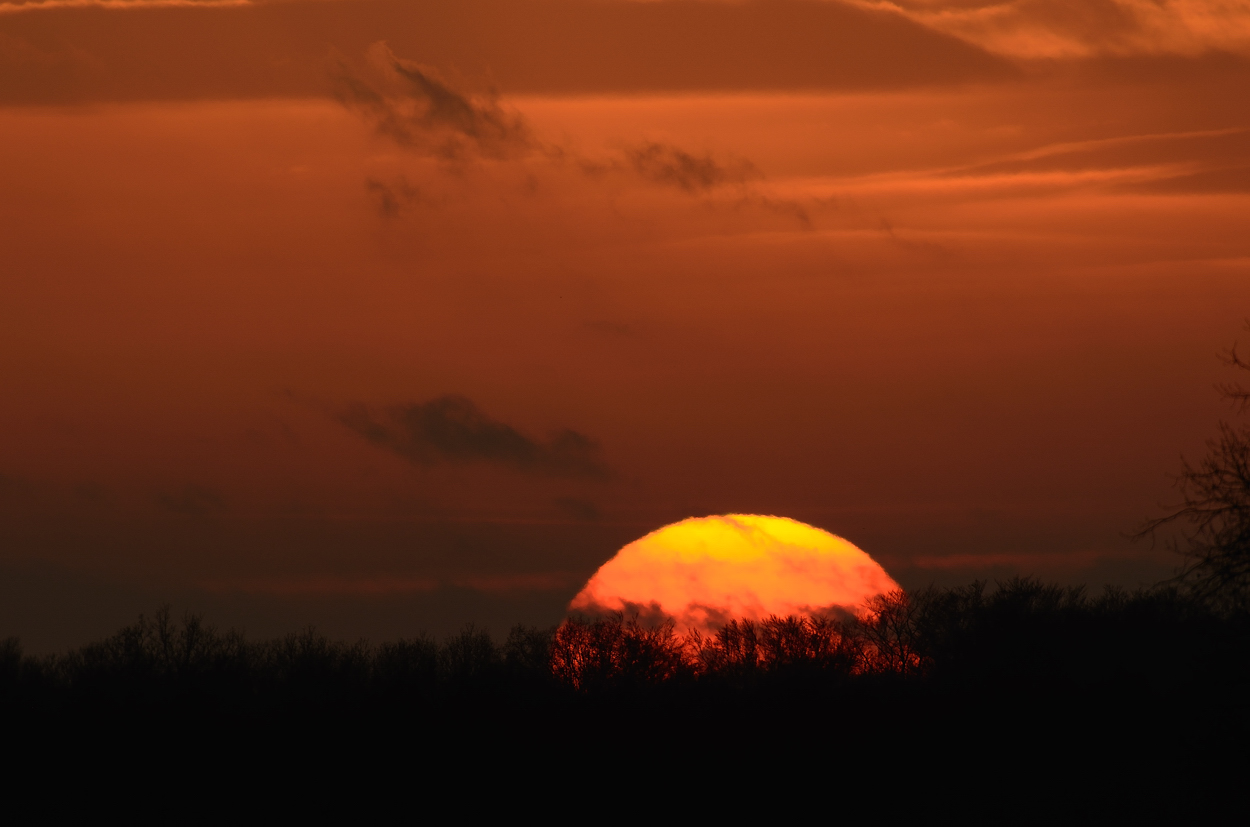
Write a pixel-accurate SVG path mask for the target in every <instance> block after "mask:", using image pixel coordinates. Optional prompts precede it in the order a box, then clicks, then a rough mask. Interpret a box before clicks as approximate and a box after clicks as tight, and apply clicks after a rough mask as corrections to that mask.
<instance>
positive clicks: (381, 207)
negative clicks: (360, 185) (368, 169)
mask: <svg viewBox="0 0 1250 827" xmlns="http://www.w3.org/2000/svg"><path fill="white" fill-rule="evenodd" d="M365 190H366V191H367V192H368V193H369V195H370V196H372V197H373V201H374V203H375V204H376V205H377V208H378V212H379V213H381V214H382V217H383V218H397V217H399V214H400V213H401V212H403V211H404V210H406V209H407V208H408V207H410V206H412V205H413V204H414V203H416V202H417V201H418V200H419V199H420V198H421V191H420V190H419V189H417V188H416V187H414V186H413V185H412V184H410V183H408V179H407V178H405V177H403V176H402V175H400V176H398V177H397V178H395V179H394V180H393V181H391V183H389V184H388V183H386V182H384V181H379V180H378V179H376V178H366V179H365Z"/></svg>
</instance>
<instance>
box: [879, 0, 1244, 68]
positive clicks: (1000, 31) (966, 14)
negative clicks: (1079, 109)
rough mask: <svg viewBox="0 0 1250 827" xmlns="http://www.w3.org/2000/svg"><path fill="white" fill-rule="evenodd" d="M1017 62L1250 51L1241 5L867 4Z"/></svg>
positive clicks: (1079, 0) (1137, 1)
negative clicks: (1021, 59)
mask: <svg viewBox="0 0 1250 827" xmlns="http://www.w3.org/2000/svg"><path fill="white" fill-rule="evenodd" d="M861 4H862V5H864V6H867V7H871V8H889V9H898V10H899V11H900V12H902V13H903V14H905V15H907V16H908V17H909V18H911V19H913V20H915V21H917V22H919V23H922V24H924V25H925V26H927V27H930V28H932V29H934V30H937V31H943V32H947V33H950V34H953V35H957V36H958V37H960V38H963V39H964V40H967V41H968V42H970V43H975V44H977V45H978V46H983V47H985V48H986V49H989V50H991V51H993V52H997V53H1000V54H1005V55H1012V56H1017V57H1051V58H1053V57H1086V56H1090V55H1098V54H1112V55H1138V54H1183V55H1199V54H1202V53H1204V52H1211V51H1231V52H1240V53H1242V54H1246V53H1250V5H1247V4H1246V3H1245V2H1243V0H1058V2H1056V0H1005V1H1004V0H862V3H861Z"/></svg>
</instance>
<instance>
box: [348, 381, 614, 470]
mask: <svg viewBox="0 0 1250 827" xmlns="http://www.w3.org/2000/svg"><path fill="white" fill-rule="evenodd" d="M340 421H341V422H342V423H343V424H344V425H346V426H348V427H349V428H351V429H352V430H354V431H356V432H357V433H358V434H360V435H361V436H363V437H364V438H365V439H367V440H369V441H370V442H372V443H373V444H375V445H378V446H381V447H383V448H386V449H388V450H391V451H394V452H395V453H397V454H399V455H400V456H402V457H404V458H405V459H407V460H410V461H411V462H413V463H415V464H417V465H421V466H433V465H438V464H441V463H468V462H486V463H492V464H497V465H502V466H505V467H509V468H513V469H515V470H518V471H522V472H525V473H531V474H548V475H554V476H568V477H603V476H606V475H607V473H608V469H607V466H605V465H604V464H603V461H602V459H601V458H600V452H599V446H598V445H597V444H596V443H595V442H594V441H593V440H591V439H590V438H589V437H586V436H584V435H583V434H580V433H578V432H577V431H573V430H569V429H567V428H566V429H564V430H561V431H559V432H557V433H556V434H554V435H553V436H552V437H551V439H549V440H547V441H541V440H536V439H533V438H531V437H529V436H526V435H525V434H523V433H521V432H520V431H518V430H517V429H515V428H513V427H512V426H511V425H508V424H507V423H504V422H500V421H499V420H497V419H492V418H491V417H489V416H487V415H486V414H485V413H483V412H482V411H481V410H480V409H479V408H478V407H477V405H475V404H474V403H473V401H472V400H470V399H466V398H465V397H463V396H442V397H439V398H437V399H432V400H430V401H429V402H425V403H421V404H414V405H406V406H399V407H394V408H391V409H389V410H387V411H386V412H385V413H382V414H375V413H371V412H369V411H368V410H366V409H364V408H355V409H353V410H351V411H348V412H347V413H345V414H343V415H342V416H341V417H340Z"/></svg>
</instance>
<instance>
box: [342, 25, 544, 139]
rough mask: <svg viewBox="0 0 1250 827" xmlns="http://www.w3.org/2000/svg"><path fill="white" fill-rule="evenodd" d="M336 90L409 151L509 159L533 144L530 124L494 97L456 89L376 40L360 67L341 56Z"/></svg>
mask: <svg viewBox="0 0 1250 827" xmlns="http://www.w3.org/2000/svg"><path fill="white" fill-rule="evenodd" d="M334 82H335V95H336V96H337V97H338V99H339V100H340V101H341V102H342V103H343V104H344V105H345V106H347V107H348V108H350V109H353V110H355V111H356V112H359V113H360V114H361V115H362V116H363V117H364V118H365V119H366V120H367V121H369V122H370V123H371V124H372V125H373V127H374V129H376V130H377V132H378V134H380V135H385V136H386V137H388V138H391V139H392V140H394V141H395V142H396V143H398V144H400V145H401V146H404V147H406V148H408V149H411V150H416V151H419V152H422V153H427V154H430V155H433V156H436V157H439V158H443V159H446V160H460V159H464V158H467V157H473V156H480V157H487V158H508V157H516V156H518V155H524V154H527V153H528V152H530V151H531V150H532V149H533V148H534V142H533V138H532V136H531V134H530V129H529V125H528V124H527V123H526V122H525V119H524V118H523V117H521V115H519V114H517V113H512V112H507V111H505V110H504V109H503V108H502V107H501V106H500V105H499V102H498V100H497V99H496V98H495V97H494V96H481V95H469V94H467V93H464V92H460V91H458V90H456V89H453V88H452V87H451V85H449V84H448V83H447V82H446V81H445V80H443V78H442V77H441V76H440V75H439V73H438V71H437V70H435V69H432V68H430V67H428V66H422V65H421V64H419V63H416V62H413V61H410V60H405V59H403V58H400V57H397V56H396V55H395V53H394V52H392V51H391V49H390V47H389V46H387V45H386V44H385V43H382V42H379V43H375V44H373V45H372V46H370V47H369V48H368V50H367V51H366V53H365V61H364V64H363V65H361V66H353V65H351V64H349V63H348V62H347V61H346V60H339V61H338V63H337V64H336V66H335V68H334Z"/></svg>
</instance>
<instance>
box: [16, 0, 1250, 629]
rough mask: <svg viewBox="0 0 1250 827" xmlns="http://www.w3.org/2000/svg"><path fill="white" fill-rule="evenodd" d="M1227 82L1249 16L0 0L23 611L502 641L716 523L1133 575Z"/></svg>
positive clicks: (1235, 210) (1003, 8)
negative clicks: (749, 521) (675, 536)
mask: <svg viewBox="0 0 1250 827" xmlns="http://www.w3.org/2000/svg"><path fill="white" fill-rule="evenodd" d="M1248 88H1250V4H1247V3H1246V2H1244V0H1238V1H1234V0H1080V2H1078V1H1077V0H1017V2H992V1H990V0H906V2H897V3H894V2H877V1H876V0H864V1H863V2H842V0H745V1H744V2H728V1H727V0H726V1H721V2H717V1H715V0H706V1H704V0H656V2H633V1H632V0H468V2H459V3H454V4H452V3H442V2H432V0H407V1H404V0H263V1H262V2H251V1H250V0H44V2H25V3H14V2H3V0H0V251H2V264H0V388H3V393H2V394H0V434H2V436H0V636H5V635H10V634H11V635H17V636H19V637H21V639H22V640H23V642H24V644H25V646H26V647H27V649H28V650H30V651H35V652H46V651H58V650H61V649H63V648H65V647H67V646H72V645H77V644H80V643H83V642H85V641H87V640H89V639H93V638H97V637H100V636H102V635H104V634H107V633H109V632H111V631H113V630H115V629H116V628H117V627H119V626H120V625H122V624H124V623H127V622H130V621H132V620H133V619H134V618H135V617H136V616H137V615H138V614H139V613H140V612H147V613H151V612H152V611H154V610H155V609H156V608H157V607H158V606H160V605H161V604H162V603H169V604H171V605H172V607H173V609H174V611H175V613H180V612H183V611H195V612H203V613H205V615H206V616H207V618H208V620H209V621H210V622H213V623H216V624H218V625H220V626H223V627H228V626H234V627H237V628H241V629H244V630H246V631H247V632H248V634H249V635H252V636H259V637H264V636H270V635H277V634H281V633H285V632H290V631H296V630H298V629H301V628H304V627H305V626H308V625H315V626H316V627H317V628H319V629H321V630H323V631H326V632H328V633H330V634H332V635H334V636H338V637H345V638H352V639H354V638H357V637H367V638H369V639H373V640H386V639H394V638H397V637H401V636H412V635H415V634H417V633H419V632H422V631H426V632H430V633H433V634H443V633H447V632H451V631H454V630H456V629H458V628H460V627H461V626H462V625H463V624H465V623H467V622H473V623H476V624H477V625H478V626H485V627H487V628H489V629H491V630H492V631H494V632H496V633H502V632H506V630H507V629H508V628H509V627H510V626H511V625H512V624H514V623H517V622H521V623H527V624H537V625H549V624H553V623H556V622H558V621H559V619H560V618H561V617H562V616H563V613H564V611H565V607H566V606H567V605H568V602H569V600H570V599H571V598H572V597H573V596H574V595H575V594H576V593H577V592H578V591H579V589H580V588H581V587H582V586H583V585H584V584H585V583H586V581H587V579H588V578H589V577H590V576H591V575H592V574H593V573H594V572H595V571H596V569H597V568H598V567H599V566H600V565H602V564H603V563H604V562H605V561H607V560H608V559H609V558H610V557H611V556H612V555H613V553H614V552H615V551H616V550H617V549H619V548H620V547H622V546H623V545H625V544H627V543H629V542H630V541H632V540H635V539H637V538H639V537H641V536H643V535H645V534H647V533H648V532H650V531H653V530H655V529H657V528H659V527H661V526H663V525H665V524H668V523H672V522H675V521H678V520H681V519H684V518H687V517H699V516H705V515H710V514H725V513H740V514H773V515H778V516H784V517H790V518H793V519H797V520H801V521H803V522H806V523H809V524H811V525H814V526H817V527H819V528H822V529H824V530H826V531H830V532H832V533H834V534H837V535H840V536H843V537H845V538H846V539H848V540H850V541H851V542H853V543H854V544H855V545H856V546H858V547H859V548H861V549H863V550H864V551H866V552H867V553H868V554H870V555H871V556H872V557H873V558H874V559H875V560H877V561H878V562H879V563H881V565H883V566H884V567H885V569H886V570H887V571H888V572H889V574H890V575H891V576H892V577H893V578H894V579H895V580H896V581H898V582H899V583H901V584H902V585H903V586H904V587H907V588H920V587H924V586H926V585H928V584H931V583H934V584H938V585H949V584H957V583H966V582H969V581H971V580H973V579H984V580H989V581H993V580H995V579H999V580H1001V579H1004V578H1008V577H1012V576H1017V575H1023V576H1037V577H1041V578H1043V579H1046V580H1051V581H1057V582H1062V583H1068V584H1087V585H1088V586H1089V587H1090V588H1091V589H1093V590H1100V589H1101V588H1102V587H1103V585H1104V584H1112V585H1118V586H1124V587H1130V588H1131V587H1136V586H1138V585H1142V584H1149V583H1153V582H1155V581H1157V580H1159V579H1160V578H1162V577H1166V576H1168V575H1169V574H1170V573H1171V571H1172V570H1173V568H1174V566H1175V563H1176V559H1175V557H1174V555H1172V554H1171V553H1170V552H1169V551H1168V550H1167V549H1166V548H1165V547H1164V546H1163V545H1162V544H1156V545H1155V546H1153V547H1152V545H1151V544H1150V543H1149V542H1132V541H1131V540H1130V539H1129V537H1128V535H1131V534H1132V533H1133V532H1134V531H1135V530H1136V529H1138V528H1139V527H1140V525H1141V524H1142V522H1143V521H1144V520H1146V519H1148V518H1151V517H1155V516H1159V515H1160V514H1161V513H1163V512H1164V510H1165V508H1166V506H1167V505H1168V504H1169V503H1174V502H1175V500H1176V493H1175V491H1174V490H1173V489H1172V488H1171V478H1170V477H1169V475H1171V474H1175V473H1176V472H1177V471H1179V469H1180V462H1181V457H1182V456H1184V457H1188V458H1190V459H1196V458H1198V457H1200V456H1201V455H1202V454H1203V452H1204V442H1205V440H1207V439H1209V438H1210V437H1212V436H1213V435H1214V434H1215V433H1216V428H1217V423H1218V422H1219V420H1220V419H1221V418H1224V419H1228V418H1231V417H1233V416H1234V414H1233V412H1232V411H1230V410H1229V409H1228V407H1227V406H1226V405H1225V404H1223V403H1222V401H1221V399H1220V397H1219V394H1218V393H1217V392H1216V390H1215V389H1214V386H1215V385H1217V384H1218V383H1220V382H1225V381H1229V380H1230V379H1233V378H1235V377H1233V376H1230V374H1229V368H1228V367H1227V366H1226V365H1224V364H1222V363H1221V361H1220V359H1219V354H1220V353H1221V352H1222V351H1223V350H1225V349H1226V348H1228V347H1229V346H1230V345H1232V344H1233V343H1234V342H1235V341H1236V340H1237V338H1238V336H1239V335H1240V336H1241V337H1242V338H1243V339H1250V332H1247V330H1246V328H1245V323H1246V322H1245V320H1246V318H1247V317H1248V316H1250V231H1248V229H1250V228H1248V226H1247V225H1248V224H1250V219H1248V216H1250V107H1247V106H1246V105H1245V100H1246V94H1247V89H1248Z"/></svg>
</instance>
